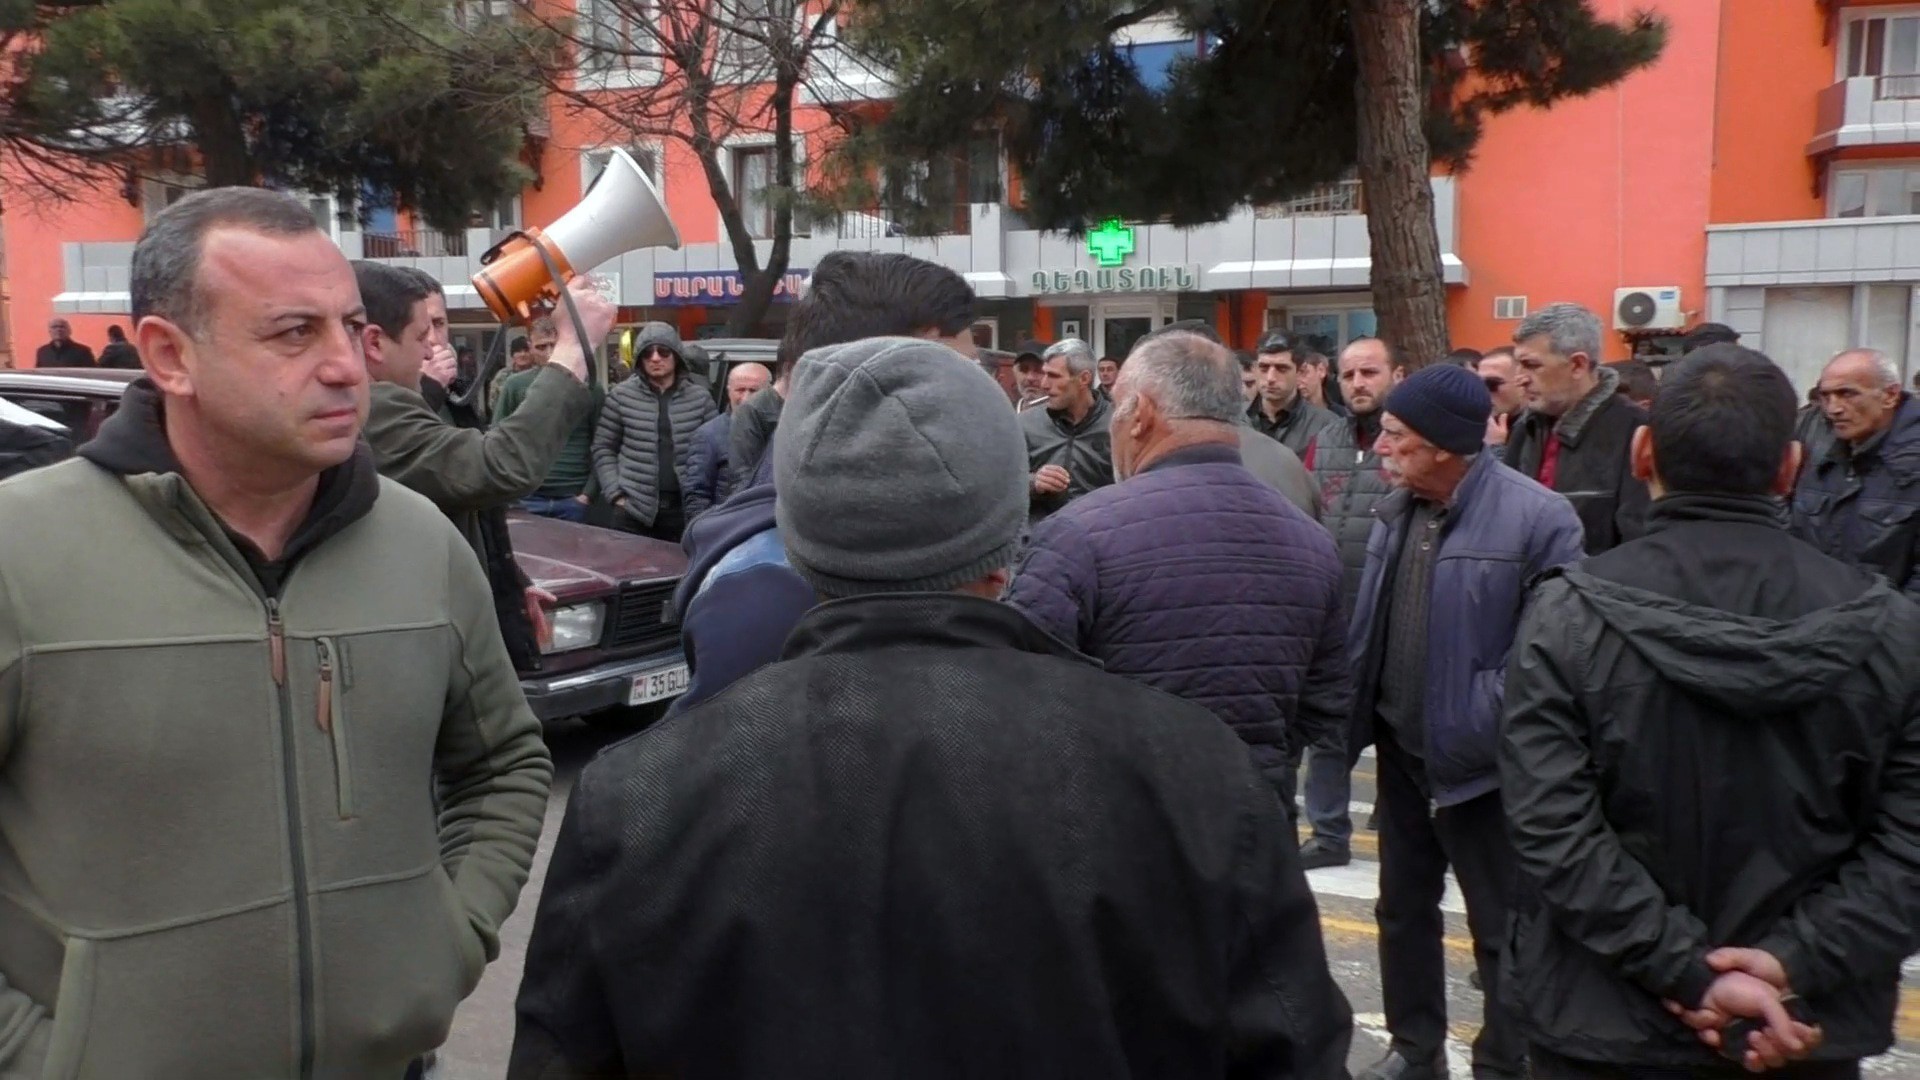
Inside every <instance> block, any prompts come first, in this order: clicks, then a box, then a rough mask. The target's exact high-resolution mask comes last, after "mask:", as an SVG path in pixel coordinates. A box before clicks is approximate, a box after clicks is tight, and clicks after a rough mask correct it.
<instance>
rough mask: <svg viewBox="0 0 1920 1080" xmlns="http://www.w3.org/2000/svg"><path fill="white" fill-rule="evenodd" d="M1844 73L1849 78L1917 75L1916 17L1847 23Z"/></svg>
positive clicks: (1919, 36)
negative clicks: (1857, 76)
mask: <svg viewBox="0 0 1920 1080" xmlns="http://www.w3.org/2000/svg"><path fill="white" fill-rule="evenodd" d="M1846 72H1847V75H1848V76H1849V77H1851V76H1856V75H1914V74H1920V15H1895V16H1876V17H1874V18H1870V19H1853V20H1851V21H1849V22H1848V23H1847V48H1846Z"/></svg>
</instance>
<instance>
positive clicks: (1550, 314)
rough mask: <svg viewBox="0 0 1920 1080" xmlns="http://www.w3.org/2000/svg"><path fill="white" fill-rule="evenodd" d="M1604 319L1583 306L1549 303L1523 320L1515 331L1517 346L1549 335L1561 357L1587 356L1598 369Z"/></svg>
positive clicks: (1551, 344)
mask: <svg viewBox="0 0 1920 1080" xmlns="http://www.w3.org/2000/svg"><path fill="white" fill-rule="evenodd" d="M1601 333H1602V331H1601V329H1600V316H1598V315H1595V314H1594V313H1593V312H1591V311H1588V310H1587V309H1586V308H1583V307H1581V306H1580V305H1579V304H1568V303H1559V304H1548V305H1547V306H1546V307H1543V308H1541V309H1540V310H1538V311H1536V312H1534V313H1533V314H1531V315H1528V316H1527V317H1526V318H1524V319H1522V320H1520V328H1519V329H1518V330H1515V331H1514V332H1513V343H1514V344H1515V345H1518V344H1520V343H1521V342H1523V341H1526V340H1528V339H1529V338H1535V337H1539V336H1540V335H1542V334H1545V335H1546V338H1547V346H1548V347H1549V348H1551V349H1552V350H1553V351H1554V352H1556V353H1558V354H1560V355H1561V356H1572V355H1573V354H1574V353H1586V354H1587V359H1588V360H1590V361H1591V362H1592V364H1593V366H1594V367H1595V368H1598V367H1599V366H1600V337H1601Z"/></svg>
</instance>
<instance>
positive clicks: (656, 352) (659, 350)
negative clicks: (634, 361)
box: [640, 345, 673, 360]
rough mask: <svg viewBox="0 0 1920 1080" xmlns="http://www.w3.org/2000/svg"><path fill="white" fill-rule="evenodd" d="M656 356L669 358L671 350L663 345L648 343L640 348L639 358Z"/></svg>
mask: <svg viewBox="0 0 1920 1080" xmlns="http://www.w3.org/2000/svg"><path fill="white" fill-rule="evenodd" d="M656 356H658V357H661V358H663V359H668V360H671V359H672V358H673V350H672V349H669V348H667V347H666V346H665V345H649V346H647V347H646V348H644V349H642V350H640V359H642V360H651V359H653V358H654V357H656Z"/></svg>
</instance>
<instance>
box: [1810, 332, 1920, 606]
mask: <svg viewBox="0 0 1920 1080" xmlns="http://www.w3.org/2000/svg"><path fill="white" fill-rule="evenodd" d="M1818 395H1819V399H1820V408H1821V410H1822V411H1823V413H1824V414H1825V416H1826V418H1827V422H1828V424H1829V425H1830V427H1831V428H1832V432H1833V434H1832V437H1831V439H1830V441H1829V442H1828V443H1827V444H1825V445H1824V446H1823V447H1822V452H1821V454H1820V455H1819V456H1818V457H1815V458H1811V459H1810V460H1808V461H1807V462H1806V464H1805V465H1804V466H1802V471H1801V473H1800V486H1799V490H1798V491H1796V492H1795V493H1794V499H1793V531H1794V534H1795V535H1796V536H1799V537H1800V538H1801V539H1802V540H1806V541H1808V542H1809V543H1811V544H1813V545H1814V546H1815V547H1817V548H1819V549H1820V550H1821V551H1823V552H1825V553H1827V554H1828V555H1831V556H1833V557H1834V558H1836V559H1840V560H1842V561H1844V562H1849V563H1852V564H1853V565H1855V566H1858V567H1861V568H1862V569H1865V570H1870V571H1872V572H1874V573H1876V574H1879V575H1881V576H1883V577H1885V578H1886V579H1887V580H1888V581H1890V582H1892V583H1893V587H1894V588H1896V589H1903V590H1905V591H1906V593H1907V594H1908V595H1909V596H1913V597H1916V598H1920V484H1916V483H1915V482H1914V481H1915V478H1916V477H1920V405H1916V404H1914V401H1913V396H1912V395H1911V394H1908V393H1906V392H1905V391H1903V390H1901V389H1900V368H1899V366H1898V365H1896V364H1895V363H1894V362H1893V360H1892V359H1891V358H1889V357H1888V356H1887V355H1886V354H1885V353H1882V352H1880V351H1879V350H1877V349H1849V350H1847V351H1846V352H1843V353H1841V354H1840V355H1839V356H1836V357H1834V358H1833V360H1832V361H1831V362H1830V363H1828V364H1827V368H1826V370H1825V371H1823V372H1821V374H1820V386H1819V389H1818Z"/></svg>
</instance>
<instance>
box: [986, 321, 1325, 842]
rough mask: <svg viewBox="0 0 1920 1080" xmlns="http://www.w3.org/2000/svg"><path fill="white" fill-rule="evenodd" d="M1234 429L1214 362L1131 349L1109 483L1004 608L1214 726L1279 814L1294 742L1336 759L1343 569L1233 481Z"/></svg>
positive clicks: (1158, 339) (1310, 526)
mask: <svg viewBox="0 0 1920 1080" xmlns="http://www.w3.org/2000/svg"><path fill="white" fill-rule="evenodd" d="M1241 412H1242V406H1241V397H1240V367H1239V364H1238V363H1237V362H1235V360H1234V357H1233V354H1232V353H1231V352H1228V351H1227V350H1226V349H1225V348H1224V347H1222V346H1221V345H1219V344H1217V343H1215V342H1212V341H1209V340H1207V339H1206V338H1204V337H1202V336H1200V335H1198V334H1193V333H1186V332H1175V333H1163V334H1157V335H1154V336H1153V337H1150V338H1147V339H1146V340H1144V341H1142V342H1141V343H1140V344H1139V345H1136V346H1135V347H1134V351H1133V355H1132V356H1130V357H1129V358H1128V359H1127V364H1126V366H1125V367H1124V368H1122V369H1121V371H1120V381H1119V383H1117V384H1116V386H1115V389H1114V415H1115V416H1116V417H1117V418H1118V423H1117V427H1116V437H1115V439H1114V463H1115V465H1116V466H1117V467H1118V468H1117V470H1116V471H1117V472H1118V473H1119V475H1120V476H1121V478H1122V479H1121V482H1120V483H1118V484H1116V485H1114V486H1112V487H1109V488H1107V489H1105V490H1103V491H1099V492H1095V493H1094V494H1093V495H1090V496H1088V497H1087V498H1086V499H1083V500H1081V501H1080V502H1077V503H1075V504H1074V505H1073V506H1071V507H1068V508H1067V510H1066V511H1065V512H1064V513H1061V514H1059V515H1056V516H1055V517H1052V518H1050V519H1048V520H1047V521H1046V522H1045V523H1043V524H1042V525H1040V526H1039V527H1038V528H1036V529H1035V530H1034V532H1033V539H1032V542H1031V543H1030V544H1029V546H1028V548H1027V554H1026V559H1025V562H1024V563H1023V564H1022V566H1021V568H1020V573H1019V576H1018V577H1017V578H1016V579H1015V580H1014V583H1013V588H1012V589H1011V590H1010V591H1009V592H1008V594H1007V602H1008V603H1011V604H1013V605H1014V606H1015V607H1017V608H1019V609H1021V610H1022V611H1024V612H1026V613H1027V615H1028V616H1029V617H1030V618H1032V619H1033V620H1034V621H1035V622H1037V623H1039V624H1040V625H1041V626H1043V627H1045V628H1046V629H1047V630H1048V631H1050V632H1051V633H1053V634H1054V635H1055V636H1057V637H1059V638H1060V639H1061V640H1062V641H1066V642H1070V643H1073V644H1075V645H1076V646H1078V647H1079V648H1080V649H1082V650H1084V651H1086V652H1087V653H1088V654H1089V655H1091V656H1093V657H1095V658H1096V659H1098V660H1100V661H1101V662H1102V663H1104V664H1105V665H1106V667H1107V670H1108V671H1111V672H1113V673H1114V674H1116V675H1126V676H1128V677H1129V678H1135V679H1139V680H1140V681H1141V682H1144V683H1147V684H1148V685H1150V686H1155V687H1158V688H1159V689H1161V690H1165V691H1167V692H1168V693H1171V694H1177V695H1179V696H1181V697H1184V698H1186V699H1188V700H1190V701H1196V702H1199V703H1200V704H1202V705H1205V706H1207V707H1208V708H1209V709H1211V710H1213V712H1214V714H1215V715H1216V716H1218V717H1220V719H1222V720H1224V721H1226V723H1227V724H1228V725H1230V726H1231V727H1232V728H1233V729H1234V730H1235V731H1236V732H1238V733H1239V734H1240V737H1241V738H1242V739H1243V740H1245V741H1246V743H1247V746H1248V749H1249V752H1250V754H1251V756H1252V757H1253V760H1254V763H1255V764H1256V765H1258V766H1260V768H1261V771H1262V772H1263V773H1265V774H1266V776H1267V777H1268V779H1269V781H1270V782H1271V783H1272V784H1273V786H1274V790H1275V791H1276V792H1277V793H1278V794H1279V795H1280V796H1281V798H1282V802H1283V805H1284V806H1285V807H1286V809H1287V811H1288V812H1289V813H1291V812H1292V809H1293V781H1292V776H1291V774H1290V771H1289V770H1288V768H1287V747H1288V743H1289V739H1290V738H1293V737H1294V736H1295V735H1296V731H1295V730H1294V729H1295V728H1296V727H1297V728H1298V732H1297V734H1298V735H1300V736H1301V738H1300V740H1296V741H1304V739H1305V738H1306V737H1308V736H1314V737H1318V739H1319V740H1320V741H1321V742H1323V743H1330V744H1332V745H1336V746H1337V745H1339V743H1340V732H1341V730H1342V729H1343V728H1344V726H1345V724H1346V719H1347V712H1348V709H1349V705H1350V700H1349V682H1348V676H1347V669H1346V663H1345V660H1344V646H1343V642H1344V639H1345V634H1346V623H1345V621H1344V620H1343V619H1342V618H1341V614H1342V609H1341V603H1340V557H1339V555H1338V554H1337V553H1336V552H1335V550H1334V546H1333V537H1332V536H1330V535H1329V534H1328V533H1327V531H1326V530H1325V529H1323V528H1321V527H1320V526H1319V525H1318V524H1316V523H1315V522H1314V520H1313V519H1312V518H1311V517H1309V516H1307V514H1306V513H1305V512H1303V511H1301V510H1300V509H1299V508H1298V507H1296V506H1294V505H1292V504H1291V503H1289V502H1288V501H1287V500H1286V499H1285V498H1283V497H1281V495H1280V494H1279V493H1278V492H1276V491H1274V490H1273V489H1272V488H1270V487H1268V486H1267V485H1266V484H1265V483H1264V482H1262V481H1261V480H1259V479H1257V478H1256V477H1254V475H1253V474H1252V473H1250V472H1248V471H1247V470H1246V468H1245V467H1244V466H1243V464H1242V457H1241V450H1240V432H1241V426H1240V414H1241ZM1292 861H1293V859H1292V858H1291V857H1290V858H1289V862H1290V863H1291V862H1292Z"/></svg>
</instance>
